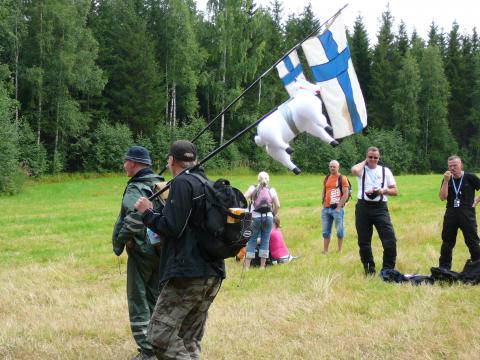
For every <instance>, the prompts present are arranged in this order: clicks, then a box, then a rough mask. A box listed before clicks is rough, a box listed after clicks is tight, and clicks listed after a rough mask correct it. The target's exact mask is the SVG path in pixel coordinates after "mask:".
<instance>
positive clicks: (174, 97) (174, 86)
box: [172, 81, 177, 127]
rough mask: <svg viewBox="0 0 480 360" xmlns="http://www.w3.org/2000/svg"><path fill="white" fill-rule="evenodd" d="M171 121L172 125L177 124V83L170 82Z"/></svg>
mask: <svg viewBox="0 0 480 360" xmlns="http://www.w3.org/2000/svg"><path fill="white" fill-rule="evenodd" d="M172 122H173V127H176V126H177V84H176V83H175V81H174V82H173V84H172Z"/></svg>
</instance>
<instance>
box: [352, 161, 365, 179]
mask: <svg viewBox="0 0 480 360" xmlns="http://www.w3.org/2000/svg"><path fill="white" fill-rule="evenodd" d="M366 163H367V160H366V159H365V160H363V161H361V162H359V163H358V164H356V165H353V166H352V175H353V176H360V174H361V173H362V169H363V168H364V167H365V164H366Z"/></svg>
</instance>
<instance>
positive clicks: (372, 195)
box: [365, 189, 380, 200]
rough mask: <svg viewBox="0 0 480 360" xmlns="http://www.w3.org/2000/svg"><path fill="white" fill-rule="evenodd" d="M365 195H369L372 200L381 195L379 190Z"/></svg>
mask: <svg viewBox="0 0 480 360" xmlns="http://www.w3.org/2000/svg"><path fill="white" fill-rule="evenodd" d="M365 195H367V197H368V198H369V199H370V200H373V199H375V198H376V197H377V196H378V195H380V190H379V189H374V190H373V191H372V192H371V193H369V194H368V193H365Z"/></svg>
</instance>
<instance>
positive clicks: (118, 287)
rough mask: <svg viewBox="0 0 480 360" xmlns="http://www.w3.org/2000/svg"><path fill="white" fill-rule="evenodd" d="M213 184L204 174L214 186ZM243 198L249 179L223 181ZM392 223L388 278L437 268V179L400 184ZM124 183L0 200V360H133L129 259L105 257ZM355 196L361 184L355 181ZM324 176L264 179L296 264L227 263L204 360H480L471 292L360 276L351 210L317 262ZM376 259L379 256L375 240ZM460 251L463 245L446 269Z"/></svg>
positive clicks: (474, 292)
mask: <svg viewBox="0 0 480 360" xmlns="http://www.w3.org/2000/svg"><path fill="white" fill-rule="evenodd" d="M216 177H220V176H212V178H216ZM225 177H228V178H229V179H230V180H231V182H232V184H233V185H234V186H236V187H238V188H240V189H241V190H245V189H246V188H247V187H248V186H249V185H251V184H254V183H255V182H256V175H255V174H249V175H228V176H227V175H225ZM396 179H397V182H398V187H399V192H400V195H399V196H398V197H396V198H391V199H390V202H389V208H390V214H391V217H392V221H393V224H394V227H395V231H396V234H397V238H398V259H397V268H398V269H399V270H400V271H401V272H403V273H421V274H429V273H430V267H432V266H437V262H438V256H439V249H440V244H441V240H440V233H441V226H442V219H443V212H444V206H445V203H442V202H441V201H439V200H438V190H439V186H440V182H441V175H425V176H418V175H417V176H397V177H396ZM126 180H127V178H126V177H124V176H110V177H102V178H88V179H82V178H66V179H64V180H63V181H61V180H56V181H49V179H47V180H45V181H42V182H35V183H31V184H29V185H28V186H27V188H26V189H25V191H24V192H23V193H21V194H20V195H18V196H15V197H2V198H0V205H1V208H2V213H1V214H0V226H1V229H2V232H1V233H0V254H1V255H0V257H1V261H0V318H1V319H2V321H1V324H0V358H2V359H128V358H129V356H132V355H134V354H135V351H136V350H135V344H134V342H133V339H132V336H131V334H130V329H129V323H128V314H127V304H126V295H125V280H126V275H125V269H126V256H125V255H122V256H121V257H120V258H118V259H117V258H116V257H115V256H114V255H113V253H112V251H111V230H112V226H113V223H114V221H115V218H116V216H117V214H118V211H119V206H120V201H121V196H122V192H123V189H124V186H125V183H126ZM350 180H351V181H352V184H353V187H354V198H355V197H356V196H355V195H356V188H357V184H356V181H355V179H353V178H351V179H350ZM322 184H323V176H322V175H306V174H302V175H301V176H294V175H291V174H285V175H275V174H273V175H272V176H271V185H272V186H273V187H275V188H276V189H277V191H278V193H279V197H280V201H281V205H282V206H281V210H280V215H281V219H282V225H283V227H282V229H283V233H284V236H285V238H286V241H287V244H288V246H289V248H290V250H291V252H292V253H293V254H294V255H297V256H299V258H298V259H297V260H296V261H294V262H292V263H290V264H288V265H279V266H274V267H270V268H268V269H267V270H266V271H263V272H262V271H259V270H257V269H251V270H250V271H249V272H247V273H243V274H242V267H241V265H240V264H237V263H235V261H234V260H233V259H229V260H227V269H228V278H227V279H226V281H225V282H224V284H223V286H222V289H221V291H220V293H219V295H218V297H217V300H216V301H215V302H214V304H213V306H212V308H211V311H210V316H209V320H208V326H207V330H206V334H205V338H204V341H203V358H204V359H260V358H264V359H412V358H424V359H453V358H454V359H474V358H478V354H479V353H480V341H478V339H477V338H478V334H479V333H480V321H479V320H478V319H479V315H480V290H479V289H480V287H478V286H464V285H454V286H441V285H434V286H417V287H415V286H410V285H392V284H387V283H384V282H382V281H381V280H380V279H379V278H378V277H374V278H365V277H364V276H363V272H362V266H361V263H360V261H359V256H358V248H357V244H356V240H357V239H356V232H355V224H354V211H355V200H354V199H352V200H351V201H350V203H349V204H348V205H347V208H346V237H345V244H344V250H343V253H341V254H339V253H337V252H336V239H335V237H334V238H333V239H332V243H331V247H330V253H329V254H328V255H322V254H321V250H322V248H323V244H322V238H321V237H322V235H321V220H320V214H321V199H322ZM373 243H374V254H375V259H376V262H377V264H378V267H380V266H381V259H382V249H381V245H380V240H379V239H378V236H377V235H376V234H375V235H374V239H373ZM467 258H468V250H467V249H466V246H465V244H464V242H463V236H462V235H461V234H459V236H458V241H457V246H456V248H455V251H454V265H453V268H454V270H457V271H460V270H461V269H462V267H463V264H464V262H465V260H466V259H467Z"/></svg>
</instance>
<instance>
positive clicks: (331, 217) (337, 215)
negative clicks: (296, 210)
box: [322, 208, 344, 239]
mask: <svg viewBox="0 0 480 360" xmlns="http://www.w3.org/2000/svg"><path fill="white" fill-rule="evenodd" d="M343 214H344V210H343V208H342V209H340V211H337V210H336V209H330V208H323V210H322V235H323V238H324V239H330V237H331V236H332V226H333V221H335V229H337V238H339V239H343V237H344V230H343Z"/></svg>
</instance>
